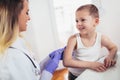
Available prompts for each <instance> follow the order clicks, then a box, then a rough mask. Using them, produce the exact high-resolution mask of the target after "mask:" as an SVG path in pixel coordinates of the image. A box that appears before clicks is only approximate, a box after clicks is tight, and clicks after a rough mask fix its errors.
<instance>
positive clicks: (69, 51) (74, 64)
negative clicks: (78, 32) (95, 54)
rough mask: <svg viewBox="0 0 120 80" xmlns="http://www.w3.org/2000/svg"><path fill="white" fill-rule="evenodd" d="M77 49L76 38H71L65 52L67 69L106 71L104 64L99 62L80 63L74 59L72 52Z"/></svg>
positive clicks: (64, 60) (64, 62)
mask: <svg viewBox="0 0 120 80" xmlns="http://www.w3.org/2000/svg"><path fill="white" fill-rule="evenodd" d="M75 47H76V37H75V35H73V36H71V37H70V38H69V40H68V43H67V46H66V49H65V51H64V57H63V64H64V66H66V67H74V68H89V69H93V70H96V71H105V70H106V68H105V66H104V64H102V63H99V62H89V61H79V60H75V59H73V58H72V52H73V50H74V49H75Z"/></svg>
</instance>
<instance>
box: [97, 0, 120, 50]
mask: <svg viewBox="0 0 120 80" xmlns="http://www.w3.org/2000/svg"><path fill="white" fill-rule="evenodd" d="M119 3H120V0H101V5H102V14H101V20H100V25H99V26H98V27H97V30H98V31H101V32H103V33H105V34H106V35H108V36H109V37H110V38H111V39H112V40H113V42H114V43H116V45H117V46H118V48H119V50H120V35H119V34H120V22H119V21H120V9H119V7H120V5H119Z"/></svg>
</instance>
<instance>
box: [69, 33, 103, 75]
mask: <svg viewBox="0 0 120 80" xmlns="http://www.w3.org/2000/svg"><path fill="white" fill-rule="evenodd" d="M76 38H77V49H76V50H74V57H73V58H74V59H76V60H82V61H97V60H98V59H99V58H100V57H101V56H100V54H101V34H100V33H97V36H96V41H95V43H94V45H93V46H91V47H85V46H84V44H83V43H82V41H81V38H80V35H79V34H76ZM84 70H85V69H80V68H69V71H70V72H71V73H72V74H73V75H76V76H78V75H80V74H81V73H82V72H83V71H84Z"/></svg>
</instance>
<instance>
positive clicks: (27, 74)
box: [0, 38, 52, 80]
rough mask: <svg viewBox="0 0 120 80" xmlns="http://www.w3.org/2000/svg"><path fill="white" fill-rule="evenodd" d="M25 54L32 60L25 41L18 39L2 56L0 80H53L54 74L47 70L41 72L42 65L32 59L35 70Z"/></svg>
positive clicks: (0, 60)
mask: <svg viewBox="0 0 120 80" xmlns="http://www.w3.org/2000/svg"><path fill="white" fill-rule="evenodd" d="M25 54H27V55H28V56H29V57H30V58H31V56H30V55H29V54H30V52H29V51H28V49H27V48H26V45H25V43H24V41H23V40H22V39H21V38H18V39H17V40H16V41H15V42H14V43H13V44H12V45H11V47H10V48H8V49H7V50H6V52H5V54H4V55H3V56H0V80H51V78H52V74H51V73H50V72H48V71H46V70H42V71H40V65H39V64H38V63H36V62H35V60H34V59H32V58H31V60H32V61H33V63H34V65H35V66H36V68H35V67H34V65H33V63H32V61H31V60H30V59H29V58H28V57H27V56H26V55H25ZM42 65H43V63H42ZM42 65H41V66H42ZM43 67H44V66H43ZM43 67H42V68H41V69H43ZM38 72H41V73H38ZM40 75H41V76H40Z"/></svg>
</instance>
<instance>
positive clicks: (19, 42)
mask: <svg viewBox="0 0 120 80" xmlns="http://www.w3.org/2000/svg"><path fill="white" fill-rule="evenodd" d="M10 47H12V48H15V49H18V50H20V51H22V52H24V53H26V54H27V55H29V53H30V52H29V51H28V49H27V47H26V45H25V41H24V40H23V39H22V38H20V37H18V38H17V39H16V41H15V42H14V43H13V44H12V45H11V46H10Z"/></svg>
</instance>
